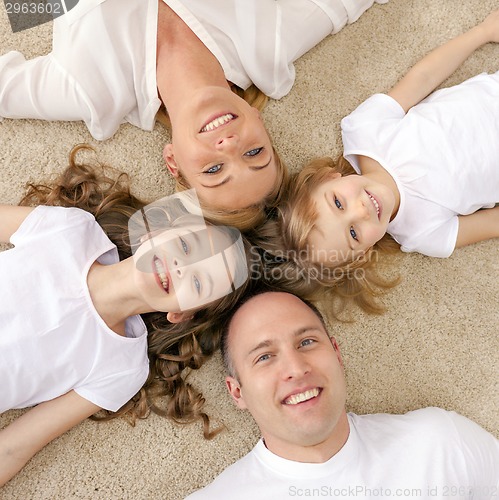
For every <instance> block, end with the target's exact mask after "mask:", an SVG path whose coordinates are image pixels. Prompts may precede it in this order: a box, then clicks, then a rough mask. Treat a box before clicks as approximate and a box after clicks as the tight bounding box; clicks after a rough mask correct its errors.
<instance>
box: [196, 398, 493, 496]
mask: <svg viewBox="0 0 499 500" xmlns="http://www.w3.org/2000/svg"><path fill="white" fill-rule="evenodd" d="M348 421H349V424H350V435H349V437H348V440H347V442H346V444H345V445H344V446H343V448H342V449H341V450H340V451H339V452H338V453H337V454H336V455H334V456H333V457H332V458H330V459H329V460H328V461H327V462H324V463H302V462H294V461H291V460H286V459H284V458H281V457H279V456H277V455H274V454H273V453H272V452H270V451H269V450H268V449H267V448H266V447H265V444H264V443H263V441H262V440H260V441H259V442H258V444H257V445H256V446H255V448H253V450H252V451H251V452H250V453H249V454H248V455H246V456H245V457H243V458H242V459H240V460H239V461H238V462H236V463H235V464H233V465H232V466H230V467H228V468H227V469H226V470H225V471H224V472H222V474H221V475H220V476H218V478H216V479H215V481H214V482H213V483H211V484H210V485H209V486H207V487H206V488H204V489H202V490H199V491H198V492H196V493H194V494H192V495H190V496H188V497H187V499H188V500H201V499H202V500H211V499H212V500H220V499H225V498H237V500H255V499H258V500H276V499H279V500H284V499H286V498H311V497H314V498H316V497H317V498H319V497H321V498H322V497H324V498H326V497H327V498H363V499H370V498H375V499H379V498H421V499H430V498H453V499H471V498H475V499H478V498H480V499H481V500H485V499H489V498H492V497H493V494H494V493H495V495H497V491H498V490H497V487H498V478H499V442H498V441H497V439H495V438H494V436H492V435H491V434H489V433H488V432H486V431H485V430H484V429H482V428H481V427H480V426H478V425H477V424H475V423H474V422H472V421H470V420H468V419H467V418H465V417H462V416H460V415H458V414H456V413H454V412H447V411H444V410H441V409H439V408H425V409H422V410H416V411H412V412H409V413H407V414H406V415H386V414H377V415H362V416H360V415H354V414H348Z"/></svg>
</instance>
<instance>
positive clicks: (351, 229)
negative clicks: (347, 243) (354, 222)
mask: <svg viewBox="0 0 499 500" xmlns="http://www.w3.org/2000/svg"><path fill="white" fill-rule="evenodd" d="M350 236H351V237H352V238H353V239H354V240H355V241H358V240H357V233H356V232H355V229H354V228H353V227H351V228H350Z"/></svg>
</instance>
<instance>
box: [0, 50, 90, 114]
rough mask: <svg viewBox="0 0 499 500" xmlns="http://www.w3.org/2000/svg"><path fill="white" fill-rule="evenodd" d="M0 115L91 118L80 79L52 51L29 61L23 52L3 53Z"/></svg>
mask: <svg viewBox="0 0 499 500" xmlns="http://www.w3.org/2000/svg"><path fill="white" fill-rule="evenodd" d="M0 117H2V118H36V119H43V120H64V121H73V120H84V121H85V122H87V123H88V122H89V121H90V110H89V108H88V106H87V105H86V103H85V98H84V94H83V92H81V89H79V88H78V84H77V82H75V81H74V80H73V79H71V78H70V77H69V75H67V74H66V73H65V71H64V70H63V69H62V68H61V67H60V66H59V65H58V63H57V61H56V60H55V59H54V58H53V57H52V56H51V55H50V54H49V55H47V56H41V57H37V58H35V59H31V60H29V61H27V60H26V59H25V58H24V56H23V55H22V54H21V53H20V52H16V51H12V52H9V53H7V54H5V55H3V56H1V57H0Z"/></svg>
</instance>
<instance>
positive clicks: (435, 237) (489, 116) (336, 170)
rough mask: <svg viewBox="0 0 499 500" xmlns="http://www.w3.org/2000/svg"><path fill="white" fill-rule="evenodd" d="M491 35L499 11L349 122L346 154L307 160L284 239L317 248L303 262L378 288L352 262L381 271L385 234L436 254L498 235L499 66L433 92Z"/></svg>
mask: <svg viewBox="0 0 499 500" xmlns="http://www.w3.org/2000/svg"><path fill="white" fill-rule="evenodd" d="M488 42H499V11H495V12H493V13H492V14H490V15H489V16H488V17H487V18H486V19H485V20H484V21H483V22H482V23H480V24H479V25H477V26H476V27H474V28H472V29H471V30H469V31H468V32H466V33H464V34H462V35H460V36H458V37H456V38H455V39H453V40H451V41H449V42H448V43H446V44H444V45H442V46H441V47H439V48H437V49H435V50H434V51H432V52H431V53H430V54H429V55H427V56H426V57H425V58H423V59H422V60H421V61H420V62H419V63H418V64H416V65H415V66H414V67H413V68H412V69H411V70H410V71H409V72H408V73H407V75H406V76H405V77H404V78H402V80H400V82H399V83H397V85H395V86H394V87H393V88H392V90H391V91H390V92H388V94H387V95H384V94H376V95H374V96H372V97H371V98H369V99H368V100H367V101H366V102H364V103H363V104H361V105H360V106H359V107H358V108H357V109H356V110H355V111H354V112H353V113H351V114H350V115H349V116H347V117H346V118H344V119H343V120H342V123H341V126H342V135H343V143H344V158H341V159H340V160H338V161H337V162H334V161H332V160H331V159H321V160H315V161H314V162H312V164H311V165H309V166H307V167H305V168H304V169H303V171H301V172H300V173H299V174H298V175H297V176H296V177H295V178H294V180H293V182H292V185H293V186H292V188H291V191H290V195H289V199H288V201H287V203H286V204H285V205H284V206H283V208H282V211H281V215H282V220H281V223H282V226H281V228H282V237H283V240H284V242H283V245H284V247H285V248H287V249H288V250H294V251H296V250H306V251H307V255H306V259H304V262H303V265H305V266H316V267H317V266H322V267H323V269H329V270H331V269H333V270H336V271H337V272H339V271H341V272H339V273H338V275H339V276H340V279H338V280H334V279H332V280H331V281H330V283H329V284H334V285H337V284H338V282H342V283H343V284H345V283H346V284H347V285H348V287H349V288H350V292H352V293H353V294H357V295H358V296H366V297H367V296H369V295H372V290H373V286H372V284H373V279H372V278H373V277H372V276H368V275H366V274H365V273H357V277H355V276H354V274H355V273H354V272H353V271H355V270H356V269H359V268H361V269H364V270H369V271H371V270H375V267H376V266H375V264H376V262H375V261H374V260H375V259H373V257H375V256H376V257H377V256H378V253H377V252H376V250H379V249H383V248H384V247H386V245H387V244H388V245H389V242H388V243H387V237H386V236H385V234H386V233H388V234H389V235H391V237H392V238H394V239H395V241H396V242H397V243H398V244H399V245H400V246H401V248H402V250H404V251H406V252H414V251H416V252H420V253H423V254H425V255H428V256H433V257H448V256H449V255H451V254H452V252H453V251H454V249H455V248H458V247H462V246H464V245H468V244H471V243H474V242H478V241H481V240H485V239H489V238H496V237H498V236H499V207H495V208H494V204H495V203H497V202H499V141H498V140H497V138H498V137H499V120H498V116H499V72H498V73H495V74H491V75H488V74H481V75H478V76H476V77H474V78H471V79H469V80H467V81H465V82H464V83H462V84H460V85H456V86H454V87H450V88H445V89H441V90H437V91H436V92H434V93H433V94H431V95H430V96H428V97H426V96H427V95H428V94H429V93H430V92H431V91H432V90H434V89H435V87H437V86H438V85H439V84H440V83H442V81H444V80H445V79H446V78H447V77H448V76H450V75H451V74H452V73H453V71H454V70H455V69H456V68H457V67H458V66H459V65H460V64H461V63H462V62H463V61H464V60H465V59H466V58H467V57H468V56H469V55H471V54H472V53H473V51H474V50H476V49H478V48H479V47H481V46H482V45H484V44H486V43H488ZM352 167H353V168H352ZM357 174H359V175H357ZM480 209H483V210H480ZM342 280H343V281H342Z"/></svg>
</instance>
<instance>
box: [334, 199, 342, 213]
mask: <svg viewBox="0 0 499 500" xmlns="http://www.w3.org/2000/svg"><path fill="white" fill-rule="evenodd" d="M334 204H335V205H336V206H337V207H338V208H339V209H340V210H343V205H342V204H341V201H340V200H338V198H336V196H335V197H334Z"/></svg>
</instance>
